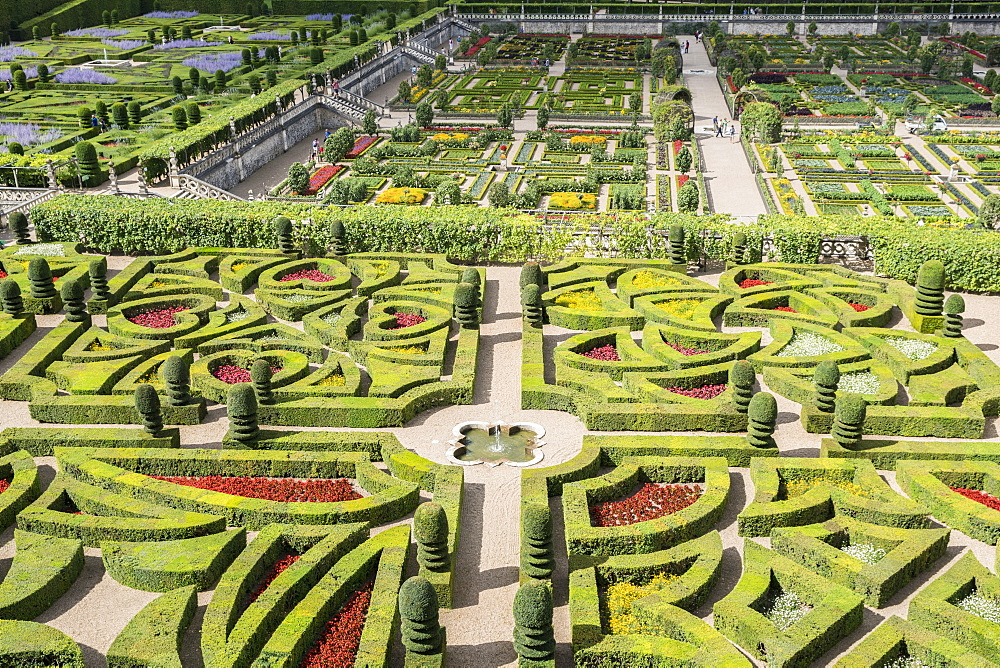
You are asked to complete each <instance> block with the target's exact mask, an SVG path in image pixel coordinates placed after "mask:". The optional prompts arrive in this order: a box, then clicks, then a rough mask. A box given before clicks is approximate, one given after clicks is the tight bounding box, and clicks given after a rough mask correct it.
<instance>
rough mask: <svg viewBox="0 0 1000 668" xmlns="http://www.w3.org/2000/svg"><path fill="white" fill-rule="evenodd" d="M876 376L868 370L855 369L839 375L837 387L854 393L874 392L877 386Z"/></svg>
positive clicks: (842, 390)
mask: <svg viewBox="0 0 1000 668" xmlns="http://www.w3.org/2000/svg"><path fill="white" fill-rule="evenodd" d="M879 385H880V383H879V379H878V376H876V375H875V374H873V373H872V372H870V371H855V372H852V373H845V374H844V375H843V376H841V377H840V382H839V383H838V384H837V389H838V390H839V391H841V392H853V393H855V394H875V393H876V392H878V388H879Z"/></svg>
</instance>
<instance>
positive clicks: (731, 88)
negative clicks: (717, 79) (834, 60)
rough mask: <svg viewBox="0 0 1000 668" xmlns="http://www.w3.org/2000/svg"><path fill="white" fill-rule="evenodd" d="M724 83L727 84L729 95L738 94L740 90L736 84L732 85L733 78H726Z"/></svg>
mask: <svg viewBox="0 0 1000 668" xmlns="http://www.w3.org/2000/svg"><path fill="white" fill-rule="evenodd" d="M726 83H727V84H729V92H730V93H739V92H740V89H739V88H737V87H736V84H734V83H733V78H732V77H726Z"/></svg>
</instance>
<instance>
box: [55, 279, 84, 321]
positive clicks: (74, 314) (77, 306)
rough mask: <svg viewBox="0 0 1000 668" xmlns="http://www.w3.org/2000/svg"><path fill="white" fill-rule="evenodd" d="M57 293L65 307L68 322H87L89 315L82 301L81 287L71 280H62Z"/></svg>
mask: <svg viewBox="0 0 1000 668" xmlns="http://www.w3.org/2000/svg"><path fill="white" fill-rule="evenodd" d="M59 295H60V296H61V297H62V301H63V304H64V305H65V307H66V319H67V320H69V321H70V322H87V321H88V320H90V315H89V314H88V313H87V305H86V304H84V302H83V288H81V287H80V284H79V283H77V282H76V281H73V280H68V281H65V282H63V284H62V286H60V288H59Z"/></svg>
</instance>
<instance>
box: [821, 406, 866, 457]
mask: <svg viewBox="0 0 1000 668" xmlns="http://www.w3.org/2000/svg"><path fill="white" fill-rule="evenodd" d="M867 413H868V404H867V402H866V401H865V400H864V398H862V397H861V396H860V395H857V394H844V395H842V396H840V397H838V398H837V407H836V408H835V409H834V412H833V427H831V429H830V435H832V436H833V438H834V439H836V441H837V443H839V444H840V445H842V446H843V447H845V448H848V447H851V446H854V445H857V444H858V443H859V442H860V441H861V437H862V436H863V434H864V432H863V431H862V427H863V426H864V423H865V417H866V415H867Z"/></svg>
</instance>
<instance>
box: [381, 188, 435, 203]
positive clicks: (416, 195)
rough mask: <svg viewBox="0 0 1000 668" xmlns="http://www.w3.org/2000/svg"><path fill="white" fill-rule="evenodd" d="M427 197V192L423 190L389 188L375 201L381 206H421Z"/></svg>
mask: <svg viewBox="0 0 1000 668" xmlns="http://www.w3.org/2000/svg"><path fill="white" fill-rule="evenodd" d="M426 197H427V191H426V190H424V189H422V188H389V189H388V190H386V191H385V192H383V193H380V194H379V196H378V197H376V198H375V201H376V202H377V203H379V204H420V203H421V202H423V201H424V199H425V198H426Z"/></svg>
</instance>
